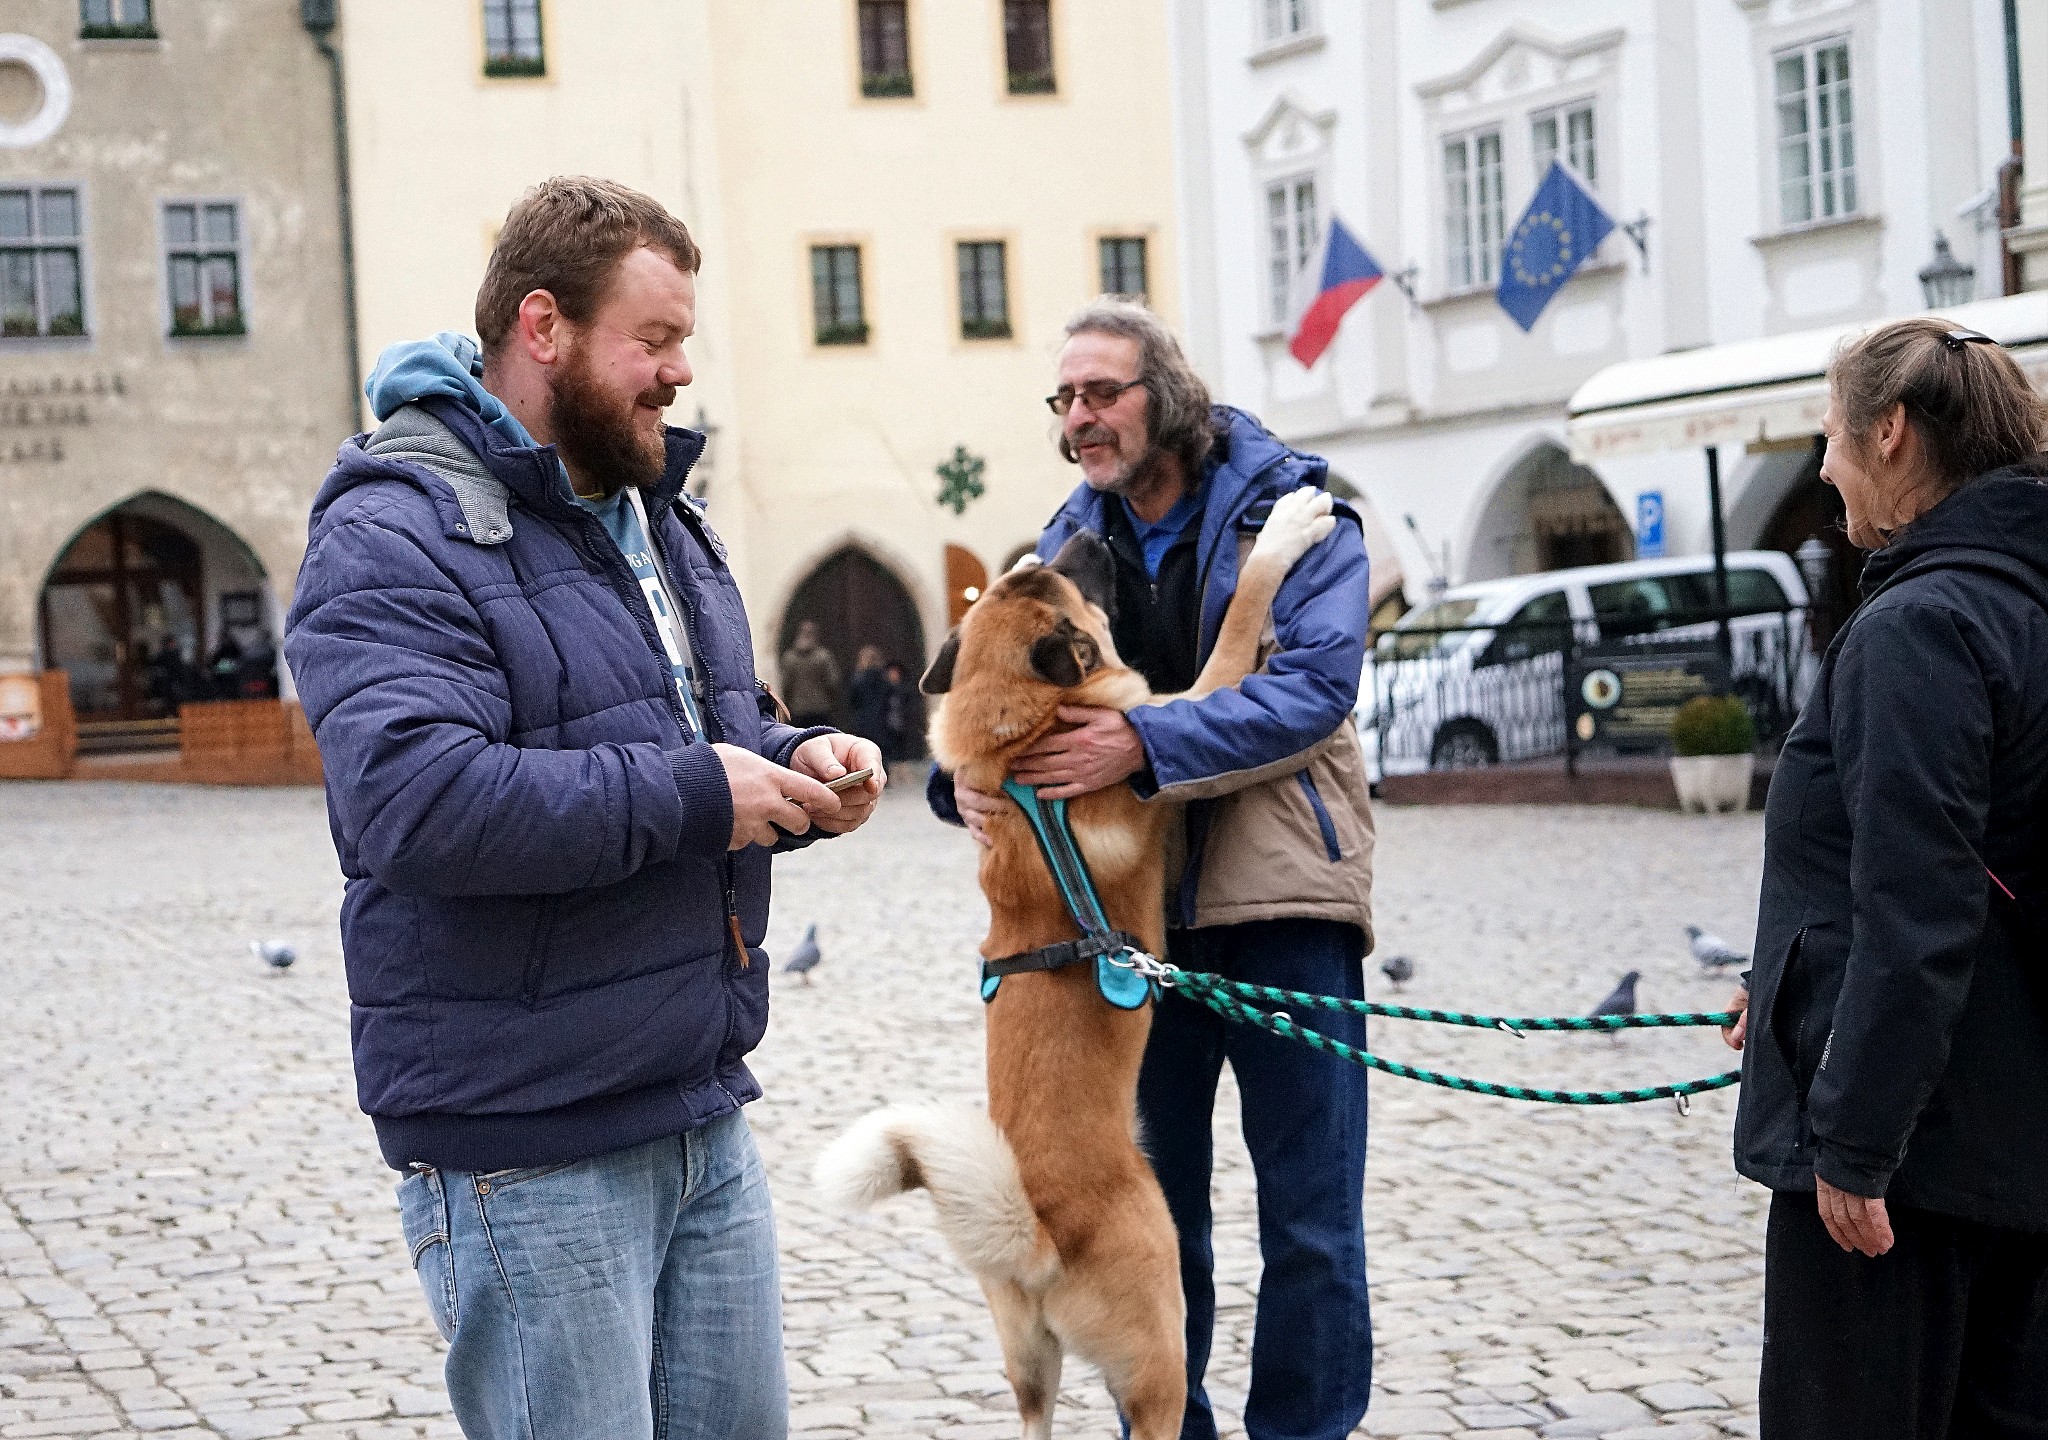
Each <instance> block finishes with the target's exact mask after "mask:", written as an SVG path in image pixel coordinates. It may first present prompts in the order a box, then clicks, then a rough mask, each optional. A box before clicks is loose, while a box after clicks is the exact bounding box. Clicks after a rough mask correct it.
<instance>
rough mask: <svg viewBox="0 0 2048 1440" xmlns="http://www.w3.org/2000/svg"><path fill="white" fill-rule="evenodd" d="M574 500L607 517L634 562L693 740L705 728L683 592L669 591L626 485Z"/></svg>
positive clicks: (611, 532)
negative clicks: (605, 497)
mask: <svg viewBox="0 0 2048 1440" xmlns="http://www.w3.org/2000/svg"><path fill="white" fill-rule="evenodd" d="M576 503H577V504H578V505H581V506H583V507H584V508H585V509H586V510H589V511H591V512H592V513H593V514H595V515H596V516H597V518H598V519H599V520H600V521H602V522H603V524H604V528H605V533H606V534H607V535H610V536H611V537H612V543H613V544H615V545H617V546H618V547H619V553H620V554H621V555H623V556H625V557H626V563H627V564H628V565H629V566H631V567H632V570H633V578H634V579H636V580H638V581H639V582H640V593H641V594H642V595H644V596H646V597H647V608H648V609H649V610H652V611H653V612H654V629H655V633H657V634H658V635H660V636H661V644H662V648H663V649H664V650H666V651H667V652H668V664H669V669H670V671H671V672H673V673H674V675H675V679H676V694H677V696H678V697H680V698H681V700H682V702H683V714H684V715H686V716H688V717H689V725H690V733H689V735H687V736H686V737H685V738H686V739H690V740H695V739H696V738H697V737H698V736H700V735H702V734H703V733H704V717H703V714H702V712H701V711H700V710H699V709H698V704H697V696H698V694H699V693H700V691H699V686H698V677H697V657H696V654H695V652H693V651H692V650H691V648H690V622H689V617H688V616H687V615H684V614H682V613H681V607H682V605H683V604H684V603H685V602H684V601H683V599H682V597H680V596H673V597H672V596H671V593H670V588H669V585H668V583H667V581H666V579H665V578H664V577H663V575H662V573H661V571H660V569H659V568H658V567H657V562H656V560H655V558H654V547H653V546H652V545H651V544H649V543H648V540H647V531H646V528H645V527H644V526H642V525H641V523H640V511H639V510H638V509H637V508H636V507H635V506H634V504H633V502H632V499H631V497H630V496H629V495H628V494H627V493H626V492H625V491H624V490H621V491H619V493H618V494H616V495H614V496H612V497H611V499H609V500H591V499H587V498H585V497H584V496H581V495H578V496H577V497H576Z"/></svg>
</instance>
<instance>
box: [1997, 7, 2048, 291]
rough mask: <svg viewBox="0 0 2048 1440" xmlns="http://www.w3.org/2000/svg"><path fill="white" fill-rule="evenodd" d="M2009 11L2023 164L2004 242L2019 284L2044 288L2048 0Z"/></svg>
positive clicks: (2047, 282)
mask: <svg viewBox="0 0 2048 1440" xmlns="http://www.w3.org/2000/svg"><path fill="white" fill-rule="evenodd" d="M2012 16H2013V29H2014V33H2013V36H2012V42H2011V43H2012V46H2013V51H2014V55H2015V57H2016V62H2017V63H2016V68H2017V70H2018V72H2019V77H2020V94H2019V111H2020V117H2021V132H2022V135H2023V136H2024V140H2023V154H2024V156H2025V165H2024V167H2023V168H2022V170H2021V172H2020V175H2021V180H2020V195H2019V201H2020V215H2019V221H2020V223H2019V224H2018V225H2017V226H2015V227H2014V228H2013V229H2012V230H2010V231H2008V232H2007V235H2006V243H2007V244H2009V245H2010V246H2011V247H2012V251H2013V253H2014V254H2015V255H2016V256H2017V257H2018V258H2019V264H2020V288H2021V289H2023V290H2048V0H2016V3H2015V4H2014V6H2013V11H2012Z"/></svg>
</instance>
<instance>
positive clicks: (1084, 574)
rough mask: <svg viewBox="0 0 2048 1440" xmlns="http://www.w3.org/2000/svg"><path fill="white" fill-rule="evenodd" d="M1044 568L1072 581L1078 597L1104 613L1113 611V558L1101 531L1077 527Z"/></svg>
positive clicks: (1109, 613)
mask: <svg viewBox="0 0 2048 1440" xmlns="http://www.w3.org/2000/svg"><path fill="white" fill-rule="evenodd" d="M1046 568H1047V569H1048V570H1052V571H1054V572H1055V573H1057V574H1060V575H1064V576H1066V577H1067V578H1068V579H1069V580H1071V581H1073V582H1074V588H1075V589H1076V590H1079V591H1080V592H1081V598H1082V599H1083V600H1086V601H1087V602H1088V603H1089V604H1090V605H1093V606H1095V607H1096V608H1097V609H1099V610H1101V611H1102V613H1103V614H1105V615H1108V616H1111V617H1114V616H1115V615H1116V561H1115V560H1114V559H1113V558H1111V556H1110V553H1109V546H1108V545H1106V544H1104V543H1103V540H1102V537H1101V536H1100V535H1097V534H1096V533H1095V532H1094V531H1092V530H1076V531H1075V532H1074V536H1073V538H1072V539H1070V540H1069V541H1067V543H1066V544H1064V545H1062V546H1060V553H1059V554H1057V555H1055V556H1053V557H1052V564H1050V565H1048V566H1047V567H1046Z"/></svg>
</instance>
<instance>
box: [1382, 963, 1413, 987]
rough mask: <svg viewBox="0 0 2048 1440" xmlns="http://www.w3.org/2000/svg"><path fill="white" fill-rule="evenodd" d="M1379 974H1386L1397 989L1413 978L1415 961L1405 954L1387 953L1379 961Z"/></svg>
mask: <svg viewBox="0 0 2048 1440" xmlns="http://www.w3.org/2000/svg"><path fill="white" fill-rule="evenodd" d="M1380 974H1382V975H1384V976H1386V977H1387V979H1388V980H1389V981H1390V982H1392V984H1393V987H1394V988H1395V989H1396V990H1399V989H1400V988H1401V987H1402V986H1403V985H1406V984H1407V983H1408V982H1409V981H1410V980H1413V979H1414V978H1415V962H1414V961H1413V960H1410V959H1409V958H1408V957H1407V956H1406V955H1389V956H1388V957H1387V958H1386V959H1384V960H1382V961H1381V962H1380Z"/></svg>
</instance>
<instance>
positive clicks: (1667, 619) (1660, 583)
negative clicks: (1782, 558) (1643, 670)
mask: <svg viewBox="0 0 2048 1440" xmlns="http://www.w3.org/2000/svg"><path fill="white" fill-rule="evenodd" d="M1586 593H1587V595H1588V596H1589V597H1590V598H1591V600H1592V602H1593V614H1594V615H1595V616H1596V617H1597V618H1598V619H1599V621H1600V634H1601V636H1602V637H1603V638H1606V639H1609V640H1613V639H1618V638H1620V637H1621V636H1625V635H1645V634H1649V633H1650V632H1652V631H1656V630H1668V629H1670V628H1671V627H1672V626H1674V625H1687V624H1699V623H1703V622H1705V621H1706V620H1708V619H1711V618H1712V617H1713V616H1714V615H1715V614H1716V613H1718V612H1719V610H1720V606H1718V605H1717V604H1715V601H1714V572H1713V571H1711V570H1694V571H1689V572H1687V573H1686V574H1683V575H1653V576H1644V577H1643V578H1642V579H1639V580H1617V581H1615V582H1613V583H1612V584H1608V585H1594V586H1591V587H1589V588H1588V589H1587V592H1586ZM1788 608H1789V605H1788V602H1787V601H1786V599H1785V591H1784V587H1782V586H1781V585H1779V584H1778V579H1777V577H1776V576H1775V575H1773V574H1771V572H1770V571H1768V570H1758V569H1755V568H1753V567H1746V566H1745V567H1740V568H1732V569H1730V570H1729V572H1728V609H1729V611H1730V612H1731V613H1732V614H1734V615H1738V616H1740V615H1770V614H1776V613H1777V612H1778V611H1781V610H1785V609H1788Z"/></svg>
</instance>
